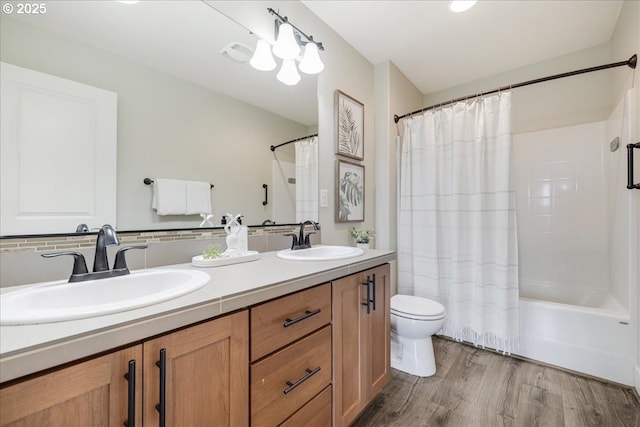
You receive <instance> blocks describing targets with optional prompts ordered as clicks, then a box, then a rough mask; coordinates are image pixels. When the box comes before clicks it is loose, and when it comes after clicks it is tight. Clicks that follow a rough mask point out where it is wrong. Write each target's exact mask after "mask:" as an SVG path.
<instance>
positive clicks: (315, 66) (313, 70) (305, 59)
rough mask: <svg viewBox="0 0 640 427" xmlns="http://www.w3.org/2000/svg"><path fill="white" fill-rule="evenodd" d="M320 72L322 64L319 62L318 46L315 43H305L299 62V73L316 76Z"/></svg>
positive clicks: (322, 67) (322, 68)
mask: <svg viewBox="0 0 640 427" xmlns="http://www.w3.org/2000/svg"><path fill="white" fill-rule="evenodd" d="M322 70H324V64H323V63H322V61H321V60H320V55H319V53H318V46H317V45H316V44H315V43H307V44H306V45H305V47H304V55H303V56H302V61H301V62H300V71H302V72H303V73H306V74H318V73H319V72H321V71H322Z"/></svg>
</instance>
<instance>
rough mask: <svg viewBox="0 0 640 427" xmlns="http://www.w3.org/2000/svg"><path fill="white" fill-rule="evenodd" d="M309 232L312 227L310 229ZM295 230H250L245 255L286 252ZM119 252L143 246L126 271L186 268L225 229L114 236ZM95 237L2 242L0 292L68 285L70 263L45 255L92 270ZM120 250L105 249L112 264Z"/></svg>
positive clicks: (315, 240) (220, 240)
mask: <svg viewBox="0 0 640 427" xmlns="http://www.w3.org/2000/svg"><path fill="white" fill-rule="evenodd" d="M309 228H310V227H309ZM298 231H299V226H296V225H288V226H271V227H256V228H252V227H250V228H249V250H252V251H258V252H268V251H275V250H280V249H286V248H288V247H290V245H291V237H289V236H285V234H288V233H297V232H298ZM118 238H119V240H120V245H119V247H122V246H132V245H147V248H146V249H144V250H131V251H128V252H127V265H128V266H129V268H130V269H132V270H135V269H140V268H148V267H159V266H163V265H171V264H181V263H186V262H190V261H191V258H192V257H193V256H195V255H199V254H201V253H202V251H204V250H205V249H206V248H207V247H208V246H209V245H211V244H217V245H219V246H220V247H221V248H224V247H225V246H226V244H225V238H226V233H225V232H224V230H223V229H221V228H220V229H190V230H172V231H142V232H118ZM320 238H321V237H320V232H318V233H317V234H314V235H312V236H311V242H312V244H319V243H320ZM95 243H96V234H83V235H79V236H73V235H64V236H62V235H58V236H50V237H43V236H34V237H28V236H27V237H25V236H23V237H3V238H0V266H1V268H0V287H7V286H17V285H22V284H27V283H36V282H44V281H49V280H61V279H66V278H68V277H69V275H70V274H71V269H72V266H73V259H72V257H57V258H49V259H44V258H42V257H41V256H40V255H41V254H42V253H46V252H55V251H75V252H79V253H81V254H83V255H84V257H85V259H86V260H87V267H88V268H89V269H91V267H92V265H93V261H92V259H93V255H94V248H95ZM117 250H118V247H115V246H114V247H110V248H108V253H109V262H110V264H112V263H113V259H114V256H115V252H116V251H117Z"/></svg>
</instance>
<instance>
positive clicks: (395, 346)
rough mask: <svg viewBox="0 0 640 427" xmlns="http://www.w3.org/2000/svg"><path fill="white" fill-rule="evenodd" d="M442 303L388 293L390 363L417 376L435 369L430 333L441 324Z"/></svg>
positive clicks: (423, 375)
mask: <svg viewBox="0 0 640 427" xmlns="http://www.w3.org/2000/svg"><path fill="white" fill-rule="evenodd" d="M444 318H445V310H444V306H443V305H442V304H440V303H438V302H436V301H432V300H430V299H426V298H421V297H416V296H412V295H394V296H393V297H391V367H392V368H395V369H398V370H400V371H402V372H406V373H408V374H412V375H417V376H419V377H430V376H431V375H433V374H435V373H436V359H435V356H434V354H433V343H432V342H431V336H432V335H433V334H435V333H436V332H438V331H439V330H440V329H441V328H442V325H444Z"/></svg>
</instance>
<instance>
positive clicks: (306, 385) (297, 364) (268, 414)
mask: <svg viewBox="0 0 640 427" xmlns="http://www.w3.org/2000/svg"><path fill="white" fill-rule="evenodd" d="M330 322H331V285H330V284H329V283H327V284H324V285H321V286H317V287H314V288H311V289H307V290H304V291H301V292H297V293H294V294H291V295H287V296H284V297H281V298H278V299H275V300H273V301H269V302H267V303H264V304H260V305H257V306H255V307H252V308H251V355H252V364H251V425H253V426H260V427H266V426H278V425H291V426H293V425H295V426H301V425H323V426H327V425H331V399H330V392H327V390H330V384H331V375H332V370H331V324H330ZM327 393H329V401H328V403H327V400H326V396H327ZM327 420H328V423H327ZM322 423H324V424H322Z"/></svg>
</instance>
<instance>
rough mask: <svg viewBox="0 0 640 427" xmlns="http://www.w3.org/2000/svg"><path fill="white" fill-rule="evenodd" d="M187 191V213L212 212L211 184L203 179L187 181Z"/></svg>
mask: <svg viewBox="0 0 640 427" xmlns="http://www.w3.org/2000/svg"><path fill="white" fill-rule="evenodd" d="M185 183H186V188H187V189H186V192H187V204H186V215H196V214H201V213H204V214H210V213H211V184H209V183H208V182H202V181H185Z"/></svg>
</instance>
